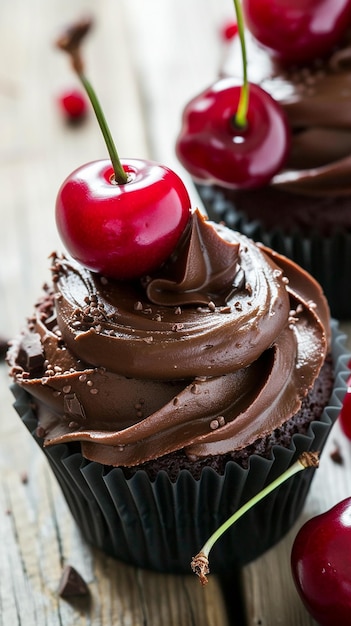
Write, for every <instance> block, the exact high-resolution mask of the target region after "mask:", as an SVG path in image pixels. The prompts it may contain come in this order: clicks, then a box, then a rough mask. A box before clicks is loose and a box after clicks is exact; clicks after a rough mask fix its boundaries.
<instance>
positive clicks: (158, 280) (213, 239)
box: [146, 210, 244, 306]
mask: <svg viewBox="0 0 351 626" xmlns="http://www.w3.org/2000/svg"><path fill="white" fill-rule="evenodd" d="M239 248H240V244H239V243H238V242H231V241H226V240H225V239H223V238H221V237H219V236H218V234H217V232H216V230H215V229H214V227H213V225H212V224H211V223H209V222H207V221H206V218H205V217H204V216H203V215H202V214H201V213H200V211H198V210H196V211H195V212H194V214H193V215H192V227H191V228H190V231H188V232H187V234H186V238H185V241H184V242H183V243H182V245H181V246H180V247H179V249H178V251H177V255H176V257H175V258H173V259H171V261H170V263H168V264H167V265H166V266H165V267H164V268H163V269H162V272H161V276H159V277H155V278H153V279H151V280H150V281H149V282H148V283H147V287H146V293H147V296H148V298H149V300H150V301H151V302H153V303H154V304H160V305H165V306H176V305H189V304H191V305H196V304H198V305H201V304H204V305H207V304H208V303H209V302H214V303H215V304H216V305H225V304H226V302H227V298H229V296H230V295H231V293H232V292H233V291H235V289H237V288H239V287H240V286H241V285H242V283H243V280H244V274H243V271H242V270H241V268H240V265H239ZM170 277H171V278H170Z"/></svg>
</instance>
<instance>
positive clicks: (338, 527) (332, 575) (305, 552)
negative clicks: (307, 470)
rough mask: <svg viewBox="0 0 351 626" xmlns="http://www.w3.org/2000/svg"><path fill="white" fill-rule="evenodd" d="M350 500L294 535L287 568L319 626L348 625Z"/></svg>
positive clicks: (350, 608)
mask: <svg viewBox="0 0 351 626" xmlns="http://www.w3.org/2000/svg"><path fill="white" fill-rule="evenodd" d="M350 545H351V498H346V499H345V500H343V501H342V502H339V503H338V504H337V505H336V506H334V507H333V508H332V509H330V510H329V511H327V512H325V513H322V514H321V515H318V516H316V517H314V518H312V519H310V520H309V521H308V522H306V523H305V524H304V525H303V526H302V528H301V529H300V530H299V532H298V533H297V535H296V538H295V541H294V544H293V547H292V552H291V568H292V574H293V579H294V582H295V585H296V588H297V590H298V593H299V595H300V597H301V599H302V601H303V603H304V605H305V606H306V608H307V610H308V611H309V613H310V614H311V615H312V617H313V618H314V619H315V620H316V621H317V622H318V624H320V626H336V625H337V626H349V625H350V622H351V559H350Z"/></svg>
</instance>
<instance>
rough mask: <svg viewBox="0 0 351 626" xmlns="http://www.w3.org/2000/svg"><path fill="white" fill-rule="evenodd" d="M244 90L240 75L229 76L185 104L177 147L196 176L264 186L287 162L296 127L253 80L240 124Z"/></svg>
mask: <svg viewBox="0 0 351 626" xmlns="http://www.w3.org/2000/svg"><path fill="white" fill-rule="evenodd" d="M240 94H241V84H240V82H239V81H238V80H237V79H236V78H223V79H221V80H219V81H218V82H216V83H215V84H214V85H212V86H211V87H209V88H208V89H206V90H205V91H203V92H202V93H201V94H200V95H198V96H197V97H195V98H194V99H193V100H191V102H189V103H188V105H187V106H186V107H185V109H184V113H183V123H182V129H181V132H180V134H179V137H178V140H177V144H176V151H177V155H178V158H179V160H180V161H181V162H182V164H183V165H184V167H185V168H186V169H187V170H188V171H189V172H190V174H191V175H192V176H193V178H194V179H196V180H198V181H201V182H205V183H213V184H219V185H222V186H226V187H231V188H249V187H259V186H261V185H264V184H266V183H268V182H269V181H270V179H271V178H272V177H273V176H274V174H276V173H277V172H278V171H279V170H280V169H281V167H282V165H283V164H284V162H285V160H286V157H287V154H288V150H289V146H290V132H289V128H288V124H287V120H286V118H285V114H284V112H283V110H282V108H281V107H280V105H279V104H278V103H277V102H276V101H275V100H273V98H272V97H271V96H270V95H269V94H268V93H267V92H265V91H263V89H261V88H260V87H258V86H257V85H254V84H251V85H250V87H249V103H248V110H247V124H246V126H245V127H244V128H239V127H237V126H236V125H235V115H236V112H237V109H238V103H239V99H240Z"/></svg>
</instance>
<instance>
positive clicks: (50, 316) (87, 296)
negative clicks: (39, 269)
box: [8, 212, 329, 466]
mask: <svg viewBox="0 0 351 626" xmlns="http://www.w3.org/2000/svg"><path fill="white" fill-rule="evenodd" d="M52 269H53V287H46V288H45V292H44V297H43V299H42V300H41V301H40V302H39V303H38V306H37V308H36V314H35V315H34V316H33V318H31V319H30V320H29V324H28V328H27V329H26V330H25V331H24V332H23V334H22V335H21V336H20V337H19V338H18V339H17V340H16V341H14V342H13V346H12V348H11V351H10V353H9V356H8V360H9V362H10V364H11V366H12V375H13V377H14V379H15V380H16V381H17V382H18V383H19V384H20V385H21V386H23V387H25V388H26V389H27V390H28V391H29V393H31V394H32V395H33V396H34V397H35V398H37V399H38V401H39V420H40V433H41V434H42V435H43V436H44V443H45V445H52V444H55V443H60V442H66V441H79V442H80V443H81V447H82V453H83V455H84V456H85V457H86V458H88V459H93V460H96V461H99V462H101V463H103V464H107V465H125V466H128V465H138V464H140V463H142V462H144V461H147V460H149V459H152V458H158V457H159V456H162V455H165V454H167V453H169V452H172V451H174V450H178V449H184V450H185V451H186V453H187V454H188V455H189V456H191V457H196V458H198V457H203V456H207V455H215V454H224V453H225V452H227V451H230V450H233V449H236V448H242V447H245V446H247V445H249V444H250V443H252V442H253V441H254V440H256V439H257V438H258V437H261V436H263V435H265V434H267V433H269V432H271V431H272V430H273V429H275V428H278V427H279V426H280V425H281V424H282V423H284V422H285V421H286V420H288V419H289V418H290V417H291V416H292V415H294V413H296V411H297V410H298V409H299V407H300V406H301V402H302V399H303V397H304V396H305V395H306V393H307V392H308V390H309V388H310V387H311V386H312V385H313V382H314V380H315V378H316V377H317V376H318V373H319V371H320V367H321V365H322V363H323V361H324V358H325V355H326V352H327V350H328V341H329V310H328V306H327V303H326V301H325V298H324V296H323V294H322V291H321V289H320V287H319V285H318V284H317V283H316V282H315V281H314V279H313V278H312V277H311V276H309V275H308V274H307V273H306V272H305V271H304V270H302V269H300V268H299V267H298V266H296V265H295V264H294V263H293V262H292V261H289V260H288V259H286V258H285V257H282V256H280V255H278V254H275V253H273V252H272V251H271V250H269V249H267V248H265V247H263V246H260V245H256V244H255V243H254V242H252V241H251V240H249V239H247V238H246V237H244V236H243V235H240V234H238V233H234V232H232V231H230V230H229V229H227V228H225V227H223V226H220V225H215V224H212V223H210V222H207V221H206V220H205V219H204V218H203V217H202V216H201V215H200V213H198V212H195V213H194V215H193V218H192V220H191V230H190V232H189V233H187V236H186V238H185V240H184V241H183V242H182V246H181V247H180V250H179V251H178V252H177V254H176V255H175V256H174V258H173V259H171V260H170V262H169V263H168V265H167V266H165V267H164V268H162V270H160V272H159V275H157V276H156V275H155V276H153V277H152V278H151V279H148V280H146V281H142V282H140V281H136V282H135V283H122V282H118V281H111V280H107V279H105V278H104V277H103V276H100V275H93V274H92V273H90V272H89V271H86V270H84V269H83V268H82V267H80V266H79V265H77V264H76V263H75V262H73V261H71V260H69V259H66V258H65V257H57V256H54V257H53V266H52ZM167 277H169V278H167ZM184 303H185V304H184Z"/></svg>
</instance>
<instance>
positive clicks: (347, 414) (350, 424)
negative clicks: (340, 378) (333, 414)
mask: <svg viewBox="0 0 351 626" xmlns="http://www.w3.org/2000/svg"><path fill="white" fill-rule="evenodd" d="M339 422H340V426H341V428H342V430H343V432H344V434H345V435H346V437H348V439H351V378H349V380H348V383H347V393H346V395H345V397H344V401H343V405H342V407H341V411H340V415H339Z"/></svg>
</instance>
